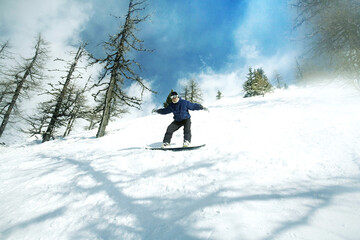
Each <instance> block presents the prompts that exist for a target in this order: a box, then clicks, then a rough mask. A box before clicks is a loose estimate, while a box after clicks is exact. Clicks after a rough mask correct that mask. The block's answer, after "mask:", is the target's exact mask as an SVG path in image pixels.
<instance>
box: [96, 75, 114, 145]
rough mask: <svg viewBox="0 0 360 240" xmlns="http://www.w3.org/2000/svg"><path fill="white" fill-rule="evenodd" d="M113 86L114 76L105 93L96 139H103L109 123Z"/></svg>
mask: <svg viewBox="0 0 360 240" xmlns="http://www.w3.org/2000/svg"><path fill="white" fill-rule="evenodd" d="M115 84H116V77H115V75H114V74H112V75H111V79H110V83H109V88H108V89H107V91H106V96H105V104H104V110H103V115H102V117H101V122H100V126H99V129H98V132H97V134H96V137H97V138H99V137H103V136H104V135H105V129H106V127H107V125H108V123H109V119H110V114H111V102H112V100H113V94H114V93H113V91H114V88H115Z"/></svg>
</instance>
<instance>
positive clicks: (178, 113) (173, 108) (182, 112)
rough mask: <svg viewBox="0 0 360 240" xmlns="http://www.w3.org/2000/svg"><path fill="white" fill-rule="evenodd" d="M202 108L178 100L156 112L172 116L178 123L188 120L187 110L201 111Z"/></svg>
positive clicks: (195, 104)
mask: <svg viewBox="0 0 360 240" xmlns="http://www.w3.org/2000/svg"><path fill="white" fill-rule="evenodd" d="M202 109H203V106H202V105H201V104H198V103H192V102H189V101H186V100H183V99H181V98H180V99H179V101H178V102H177V103H170V104H169V105H168V106H167V107H166V108H161V109H158V110H157V113H160V114H168V113H173V114H174V120H175V121H177V122H179V121H182V120H185V119H188V118H190V117H191V116H190V114H189V110H202Z"/></svg>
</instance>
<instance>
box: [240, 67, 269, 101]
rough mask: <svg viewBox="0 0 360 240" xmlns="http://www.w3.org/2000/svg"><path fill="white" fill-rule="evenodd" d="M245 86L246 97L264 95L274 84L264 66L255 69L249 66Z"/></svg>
mask: <svg viewBox="0 0 360 240" xmlns="http://www.w3.org/2000/svg"><path fill="white" fill-rule="evenodd" d="M243 88H244V91H245V96H244V97H253V96H257V95H262V96H264V95H265V93H267V92H269V91H270V90H271V88H272V85H271V84H270V83H269V80H268V78H267V77H266V75H265V73H264V70H263V69H262V68H258V69H255V70H254V71H253V70H252V69H251V68H249V73H248V77H247V81H245V83H244V85H243Z"/></svg>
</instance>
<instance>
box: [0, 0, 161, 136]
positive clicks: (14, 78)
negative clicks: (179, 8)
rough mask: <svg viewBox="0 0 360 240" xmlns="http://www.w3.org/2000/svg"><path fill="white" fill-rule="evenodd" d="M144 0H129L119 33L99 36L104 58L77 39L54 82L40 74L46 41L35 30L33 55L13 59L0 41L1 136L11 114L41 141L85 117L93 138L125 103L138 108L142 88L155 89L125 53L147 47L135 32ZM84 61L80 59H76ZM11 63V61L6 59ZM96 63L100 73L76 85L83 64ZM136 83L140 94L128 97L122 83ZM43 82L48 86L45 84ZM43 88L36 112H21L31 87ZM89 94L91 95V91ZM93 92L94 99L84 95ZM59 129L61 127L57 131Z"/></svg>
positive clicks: (83, 70) (123, 109) (46, 54)
mask: <svg viewBox="0 0 360 240" xmlns="http://www.w3.org/2000/svg"><path fill="white" fill-rule="evenodd" d="M145 2H146V0H130V1H129V6H128V11H127V14H126V16H125V18H124V22H123V24H122V26H120V28H119V29H120V30H119V32H117V33H115V34H114V35H110V36H109V38H108V39H107V40H106V41H104V43H103V47H104V49H105V57H103V58H98V57H96V56H94V55H92V54H91V53H89V52H88V51H86V44H80V45H79V46H78V49H77V51H76V52H74V53H72V54H71V55H72V57H73V59H72V60H70V61H65V60H62V59H55V60H56V61H60V62H63V64H64V67H65V71H63V72H64V73H63V74H62V76H61V77H59V79H58V81H57V83H56V84H55V83H52V81H50V79H49V77H48V76H47V75H46V74H45V73H46V72H47V71H60V70H53V69H46V68H47V65H46V63H47V62H48V61H49V60H51V59H50V57H49V48H48V46H49V43H47V42H46V41H45V40H44V38H43V37H42V36H41V34H39V35H38V36H37V38H36V41H35V44H34V47H33V54H32V56H31V57H29V58H22V59H21V61H15V60H14V56H13V55H12V53H11V48H10V42H9V41H7V42H5V43H1V45H0V120H1V125H0V138H1V136H2V135H3V133H4V131H5V129H6V127H7V126H8V124H9V123H10V122H11V119H12V118H11V116H16V118H13V121H17V120H18V119H19V118H22V119H24V120H25V121H26V122H27V123H28V126H29V127H28V128H27V129H23V131H24V132H27V133H29V134H30V135H32V136H36V137H38V138H39V137H40V138H41V139H42V142H46V141H49V140H50V139H53V138H54V137H55V136H58V135H60V134H61V135H62V136H67V135H68V134H69V133H70V132H71V130H72V128H73V126H74V122H75V121H76V120H77V119H85V120H87V121H88V122H89V127H88V129H93V128H95V127H97V128H98V131H97V134H96V137H102V136H104V135H105V131H106V127H107V125H108V123H109V121H110V119H111V118H112V117H115V116H119V114H122V113H124V112H126V107H135V108H140V106H141V104H142V94H143V93H144V91H149V92H154V91H153V90H152V89H150V88H149V87H148V86H147V85H146V83H145V81H144V80H143V79H142V78H141V77H140V76H139V74H138V72H139V71H140V70H141V66H140V64H139V63H138V62H136V60H135V59H133V58H130V57H129V56H130V55H131V54H130V53H131V52H133V51H136V52H145V51H148V50H147V49H145V48H144V46H143V41H142V40H141V39H139V38H138V37H137V36H136V33H137V31H138V28H137V27H138V25H139V24H140V23H142V22H144V21H146V20H147V19H148V15H144V14H142V13H143V11H144V10H145V7H146V5H145ZM82 61H83V62H85V68H84V66H83V65H84V64H79V63H80V62H82ZM10 62H15V63H16V64H12V65H13V66H11V64H9V63H10ZM97 64H100V66H102V70H101V72H99V74H98V75H99V77H97V78H96V79H92V77H91V76H90V77H88V79H87V81H86V83H85V84H84V85H83V86H79V85H77V84H76V82H75V80H76V79H81V78H83V76H84V75H85V74H86V67H91V66H94V65H97ZM134 83H136V84H137V85H139V86H140V90H141V93H139V95H140V96H130V95H128V94H127V93H126V90H125V89H126V87H127V86H129V85H130V84H134ZM45 85H47V87H45ZM39 89H46V90H43V92H42V94H43V95H45V96H47V97H46V99H47V100H45V101H43V102H41V103H40V104H39V105H38V107H37V109H36V113H35V114H33V115H31V116H24V114H22V113H21V112H20V111H21V107H20V104H21V101H24V100H25V99H29V98H31V96H30V95H32V94H34V92H36V91H39ZM90 93H91V94H90ZM89 94H90V95H92V97H93V101H91V99H88V96H89ZM59 130H63V132H62V133H59Z"/></svg>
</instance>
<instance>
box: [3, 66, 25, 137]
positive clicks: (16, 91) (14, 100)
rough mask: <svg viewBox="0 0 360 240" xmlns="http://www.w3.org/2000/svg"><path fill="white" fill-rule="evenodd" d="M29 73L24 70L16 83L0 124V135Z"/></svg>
mask: <svg viewBox="0 0 360 240" xmlns="http://www.w3.org/2000/svg"><path fill="white" fill-rule="evenodd" d="M28 75H29V73H28V71H26V73H25V74H24V76H23V78H22V79H21V81H20V82H19V83H18V85H17V87H16V90H15V93H14V95H13V97H12V100H11V103H10V105H9V107H8V109H7V110H6V112H5V114H4V118H3V121H2V123H1V126H0V137H1V135H2V134H3V132H4V130H5V127H6V125H7V123H8V122H9V118H10V115H11V112H12V110H13V109H14V106H15V104H16V101H17V99H18V97H19V95H20V91H21V89H22V87H23V84H24V82H25V79H26V77H27V76H28Z"/></svg>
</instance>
